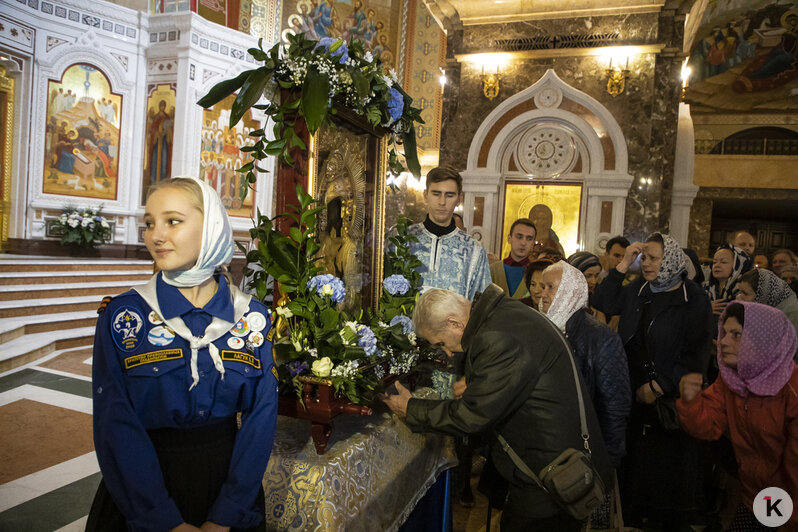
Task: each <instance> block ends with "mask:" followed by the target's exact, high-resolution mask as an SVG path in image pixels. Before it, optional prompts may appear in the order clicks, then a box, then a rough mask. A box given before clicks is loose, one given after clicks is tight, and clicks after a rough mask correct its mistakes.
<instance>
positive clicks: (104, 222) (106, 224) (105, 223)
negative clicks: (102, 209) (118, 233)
mask: <svg viewBox="0 0 798 532" xmlns="http://www.w3.org/2000/svg"><path fill="white" fill-rule="evenodd" d="M101 225H102V226H103V228H105V229H108V228H109V227H110V226H109V225H108V222H106V221H105V218H103V221H102V222H101Z"/></svg>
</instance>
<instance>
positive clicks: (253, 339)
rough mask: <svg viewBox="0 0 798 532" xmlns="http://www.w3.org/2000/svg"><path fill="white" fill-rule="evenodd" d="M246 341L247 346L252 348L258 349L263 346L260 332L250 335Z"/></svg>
mask: <svg viewBox="0 0 798 532" xmlns="http://www.w3.org/2000/svg"><path fill="white" fill-rule="evenodd" d="M247 341H248V343H249V344H252V346H253V347H260V346H262V345H263V333H262V332H260V331H255V332H253V333H250V335H249V338H247Z"/></svg>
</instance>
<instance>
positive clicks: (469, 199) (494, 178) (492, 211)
mask: <svg viewBox="0 0 798 532" xmlns="http://www.w3.org/2000/svg"><path fill="white" fill-rule="evenodd" d="M460 175H462V176H463V196H464V198H463V223H465V225H466V227H467V228H468V233H469V234H470V235H473V233H474V232H479V234H480V235H482V240H481V242H482V246H483V247H484V248H485V250H486V251H487V252H488V253H499V252H500V251H501V250H500V249H499V250H496V249H494V243H495V241H496V239H495V233H496V230H497V226H496V224H497V220H498V219H499V215H500V213H499V209H498V203H499V193H500V186H501V176H500V175H497V174H495V173H493V172H485V171H476V172H472V171H468V170H466V171H463V172H461V173H460ZM477 196H482V197H484V198H485V212H484V214H483V217H482V222H483V224H482V225H481V226H476V225H474V198H475V197H477Z"/></svg>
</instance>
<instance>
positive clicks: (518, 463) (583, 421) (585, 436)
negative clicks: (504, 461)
mask: <svg viewBox="0 0 798 532" xmlns="http://www.w3.org/2000/svg"><path fill="white" fill-rule="evenodd" d="M546 321H547V322H548V323H549V325H550V326H551V327H552V329H554V331H555V332H556V333H557V336H558V337H559V338H560V341H562V343H563V346H564V347H565V352H566V353H567V356H568V360H569V361H570V362H571V369H572V370H573V373H574V382H575V383H576V398H577V400H578V401H579V424H580V426H581V429H582V440H583V441H584V442H585V451H586V452H587V454H588V455H590V454H591V452H590V444H589V443H588V440H590V432H588V430H587V416H586V415H585V402H584V399H583V398H582V386H580V385H579V370H578V369H577V368H576V362H574V356H573V353H572V352H571V346H570V344H568V340H566V339H565V336H563V334H562V332H560V330H559V329H558V328H557V327H556V326H555V325H554V323H552V322H551V320H549V319H548V318H546ZM496 437H497V439H498V440H499V444H500V445H501V446H502V449H504V452H506V453H507V454H508V456H509V457H510V459H511V460H512V461H513V463H514V464H515V467H517V468H518V469H520V470H521V472H522V473H524V474H525V475H526V476H528V477H529V478H531V479H532V480H534V481H535V483H536V484H537V485H538V486H540V487H541V488H542V489H543V491H545V492H546V493H549V490H547V489H546V487H545V486H543V483H542V482H541V481H540V479H539V478H538V476H537V475H536V474H535V473H534V472H532V470H531V469H529V466H527V465H526V463H525V462H524V461H523V460H522V459H521V457H520V456H518V453H516V452H515V451H514V450H513V448H512V447H510V444H509V443H507V440H505V439H504V436H502V435H501V434H500V433H498V432H497V433H496Z"/></svg>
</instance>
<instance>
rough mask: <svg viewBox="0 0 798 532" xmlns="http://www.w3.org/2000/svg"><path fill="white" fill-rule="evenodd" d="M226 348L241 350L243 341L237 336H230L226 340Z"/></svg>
mask: <svg viewBox="0 0 798 532" xmlns="http://www.w3.org/2000/svg"><path fill="white" fill-rule="evenodd" d="M227 346H228V347H229V348H230V349H241V348H242V347H244V339H243V338H239V337H238V336H231V337H230V338H228V339H227Z"/></svg>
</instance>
